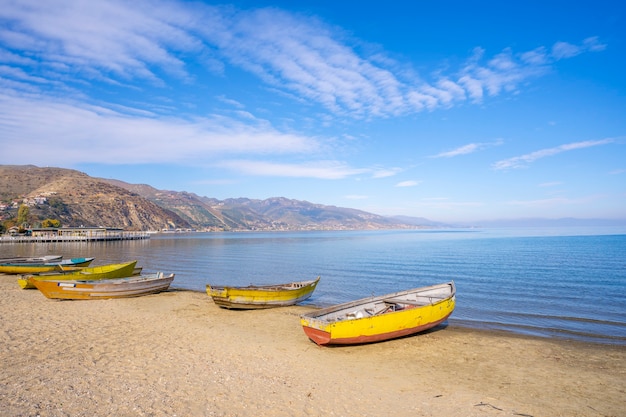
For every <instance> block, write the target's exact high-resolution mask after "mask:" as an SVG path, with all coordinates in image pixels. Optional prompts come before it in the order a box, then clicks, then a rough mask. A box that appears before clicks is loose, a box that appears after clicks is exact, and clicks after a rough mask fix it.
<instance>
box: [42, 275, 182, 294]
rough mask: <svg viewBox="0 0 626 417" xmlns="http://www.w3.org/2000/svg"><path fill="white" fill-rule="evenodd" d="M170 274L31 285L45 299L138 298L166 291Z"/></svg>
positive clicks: (172, 276)
mask: <svg viewBox="0 0 626 417" xmlns="http://www.w3.org/2000/svg"><path fill="white" fill-rule="evenodd" d="M173 280H174V274H168V275H166V274H164V273H163V272H157V273H154V274H146V275H138V276H133V277H127V278H113V279H101V280H70V281H65V280H55V281H35V286H36V287H37V289H38V290H39V291H41V292H42V293H43V295H45V296H46V297H48V298H54V299H67V300H98V299H109V298H128V297H139V296H142V295H147V294H156V293H159V292H162V291H166V290H167V289H168V288H169V286H170V284H171V283H172V281H173Z"/></svg>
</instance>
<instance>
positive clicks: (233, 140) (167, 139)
mask: <svg viewBox="0 0 626 417" xmlns="http://www.w3.org/2000/svg"><path fill="white" fill-rule="evenodd" d="M0 114H2V118H1V119H0V132H2V139H3V143H2V148H3V149H2V150H3V151H2V153H0V159H2V160H3V161H1V162H3V163H15V164H43V165H48V164H59V165H67V164H70V165H71V164H73V163H75V162H76V161H77V160H79V161H81V162H83V163H92V162H93V163H97V162H103V161H105V162H106V163H112V164H123V163H162V162H168V163H177V162H178V163H181V162H184V161H187V162H189V161H192V162H195V163H205V162H204V161H206V160H211V159H212V158H215V157H216V156H217V155H223V154H240V155H241V154H269V153H272V154H309V153H314V152H316V151H317V150H319V148H320V146H321V144H320V143H319V142H317V141H316V140H315V139H314V138H310V137H306V136H300V135H297V134H290V133H284V132H279V131H277V130H275V129H273V128H272V127H271V126H269V125H268V124H267V123H265V122H264V121H262V120H254V121H251V120H249V119H247V120H246V123H243V122H241V121H240V120H237V119H232V118H227V117H224V116H207V117H203V118H195V119H192V120H185V119H181V118H156V117H147V116H138V115H134V116H133V117H130V116H128V115H125V114H122V113H118V112H115V111H113V110H110V109H107V108H104V107H97V106H89V107H87V106H84V104H83V105H81V107H79V106H76V105H75V104H74V103H71V102H59V101H52V100H50V99H49V98H48V99H46V98H45V97H35V98H33V99H28V98H24V97H15V96H10V95H6V94H0ZM24 143H28V146H27V148H28V152H23V149H24Z"/></svg>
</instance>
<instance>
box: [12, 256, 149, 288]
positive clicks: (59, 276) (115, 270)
mask: <svg viewBox="0 0 626 417" xmlns="http://www.w3.org/2000/svg"><path fill="white" fill-rule="evenodd" d="M136 266H137V261H131V262H125V263H119V264H108V265H100V266H92V267H88V268H80V269H78V270H77V271H57V272H46V273H43V274H36V275H22V276H20V277H19V278H18V279H17V283H18V285H19V286H20V287H22V288H24V289H31V288H37V287H35V281H51V280H77V279H79V280H82V279H85V280H96V279H111V278H125V277H130V276H133V275H139V274H140V273H141V268H137V267H136Z"/></svg>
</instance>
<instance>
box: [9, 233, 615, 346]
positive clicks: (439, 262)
mask: <svg viewBox="0 0 626 417" xmlns="http://www.w3.org/2000/svg"><path fill="white" fill-rule="evenodd" d="M0 250H1V251H2V255H0V256H5V254H6V256H11V255H35V254H42V253H59V254H64V255H65V256H94V257H96V262H95V263H94V265H96V264H104V263H109V262H120V261H124V260H130V259H138V260H139V264H140V265H143V266H144V271H150V272H152V271H166V272H175V273H176V279H175V281H174V284H173V287H177V288H184V289H191V290H197V291H204V290H205V286H206V284H207V283H212V284H229V285H248V284H251V283H255V284H270V283H277V282H287V281H291V280H305V279H312V278H314V277H316V276H318V275H319V276H321V278H322V279H321V280H320V284H319V285H318V287H317V289H316V291H315V293H314V294H313V296H312V297H311V299H309V300H307V301H306V302H305V303H304V304H305V305H315V306H327V305H331V304H336V303H341V302H345V301H350V300H354V299H357V298H362V297H367V296H370V295H381V294H385V293H390V292H395V291H400V290H404V289H409V288H414V287H420V286H425V285H431V284H436V283H440V282H445V281H449V280H454V281H455V282H456V285H457V307H456V310H455V312H454V313H453V315H452V317H451V318H450V319H449V324H450V325H457V326H464V327H474V328H487V329H497V330H505V331H510V332H515V333H521V334H528V335H536V336H543V337H554V338H567V339H575V340H585V341H591V342H598V343H608V344H618V345H626V297H625V295H626V229H624V228H622V229H618V228H614V229H547V228H542V229H493V230H479V229H476V230H427V231H421V230H420V231H360V232H293V233H287V232H283V233H192V234H163V235H155V236H153V237H152V238H151V239H149V240H143V241H125V242H108V243H49V244H38V245H33V244H6V245H0Z"/></svg>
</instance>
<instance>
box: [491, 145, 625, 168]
mask: <svg viewBox="0 0 626 417" xmlns="http://www.w3.org/2000/svg"><path fill="white" fill-rule="evenodd" d="M613 142H614V140H613V139H602V140H589V141H583V142H574V143H567V144H565V145H561V146H556V147H554V148H547V149H541V150H538V151H535V152H531V153H529V154H526V155H521V156H515V157H513V158H509V159H503V160H502V161H498V162H496V163H495V164H493V168H494V169H496V170H500V169H512V168H521V167H525V166H526V165H528V164H530V163H532V162H535V161H536V160H538V159H542V158H545V157H548V156H553V155H557V154H560V153H563V152H568V151H572V150H577V149H584V148H590V147H593V146H601V145H607V144H609V143H613Z"/></svg>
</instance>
